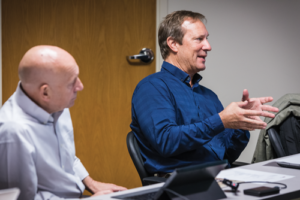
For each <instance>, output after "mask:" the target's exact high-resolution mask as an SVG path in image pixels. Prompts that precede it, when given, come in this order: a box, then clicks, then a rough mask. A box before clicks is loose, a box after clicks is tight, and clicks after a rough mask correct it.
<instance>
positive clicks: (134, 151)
mask: <svg viewBox="0 0 300 200" xmlns="http://www.w3.org/2000/svg"><path fill="white" fill-rule="evenodd" d="M126 142H127V148H128V152H129V154H130V157H131V159H132V161H133V164H134V166H135V168H136V170H137V171H138V173H139V175H140V179H141V182H142V184H143V186H145V185H151V184H155V183H161V182H165V181H166V178H162V177H155V176H154V174H150V173H149V172H147V170H146V169H145V167H144V161H143V158H142V155H141V153H140V148H139V145H138V143H137V141H136V138H135V136H134V133H133V132H132V131H131V132H129V133H128V135H127V138H126Z"/></svg>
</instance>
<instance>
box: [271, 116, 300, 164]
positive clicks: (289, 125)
mask: <svg viewBox="0 0 300 200" xmlns="http://www.w3.org/2000/svg"><path fill="white" fill-rule="evenodd" d="M268 135H269V139H270V142H271V145H272V148H273V149H274V151H275V153H276V155H277V157H278V158H279V157H284V156H289V155H293V154H297V153H300V118H299V117H295V116H294V115H293V114H291V115H290V116H289V117H287V118H286V119H285V120H284V121H283V122H282V123H281V124H280V125H279V126H277V127H271V128H270V129H268Z"/></svg>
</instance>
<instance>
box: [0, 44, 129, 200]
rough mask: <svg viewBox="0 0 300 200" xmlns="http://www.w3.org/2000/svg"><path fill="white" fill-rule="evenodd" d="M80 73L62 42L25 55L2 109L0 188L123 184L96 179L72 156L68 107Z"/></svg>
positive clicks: (36, 191)
mask: <svg viewBox="0 0 300 200" xmlns="http://www.w3.org/2000/svg"><path fill="white" fill-rule="evenodd" d="M78 74H79V68H78V66H77V64H76V61H75V60H74V58H73V57H72V56H71V55H70V54H69V53H68V52H66V51H65V50H63V49H61V48H58V47H54V46H36V47H33V48H31V49H30V50H29V51H28V52H27V53H26V54H25V55H24V57H23V58H22V60H21V62H20V65H19V77H20V82H19V84H18V87H17V90H16V92H15V93H14V94H13V95H12V96H11V97H10V98H9V100H8V101H7V102H6V103H5V104H4V105H3V107H2V108H1V110H0V169H1V173H0V189H4V188H12V187H18V188H19V189H20V190H21V193H20V196H19V199H24V200H29V199H30V200H31V199H47V200H48V199H59V197H61V198H74V197H76V198H78V197H80V196H81V195H82V192H83V191H84V189H85V187H87V188H88V189H89V190H91V191H92V192H93V193H95V195H100V194H105V193H110V192H114V191H119V190H125V189H126V188H124V187H120V186H116V185H114V184H107V183H101V182H97V181H94V180H93V179H92V178H91V177H90V176H89V174H88V172H87V171H86V169H85V168H84V166H83V165H82V163H81V162H80V160H79V159H78V158H77V157H76V156H75V146H74V136H73V126H72V121H71V117H70V112H69V109H68V108H69V107H71V106H72V105H73V104H74V101H75V99H76V96H77V92H78V91H81V90H82V89H83V85H82V83H81V81H80V79H79V78H78Z"/></svg>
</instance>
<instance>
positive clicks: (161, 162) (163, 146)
mask: <svg viewBox="0 0 300 200" xmlns="http://www.w3.org/2000/svg"><path fill="white" fill-rule="evenodd" d="M201 79H202V77H201V76H200V75H199V74H195V75H194V77H193V83H194V85H193V87H191V86H190V84H189V82H190V77H189V75H188V74H187V73H185V72H183V71H182V70H180V69H179V68H177V67H175V66H173V65H171V64H170V63H168V62H164V63H163V65H162V70H161V71H160V72H158V73H155V74H152V75H150V76H148V77H146V78H144V79H143V80H142V81H141V82H140V83H139V84H138V85H137V87H136V89H135V91H134V94H133V97H132V123H131V125H130V127H131V129H132V130H133V132H134V133H135V136H136V138H137V140H138V142H139V145H140V149H141V154H142V156H143V158H144V165H145V167H146V169H147V170H148V171H149V172H150V173H156V172H165V173H166V172H172V171H173V170H174V169H175V168H178V167H183V166H187V165H192V164H199V163H204V162H208V161H215V160H222V159H228V160H229V162H233V161H235V160H236V159H237V158H238V157H239V155H240V153H241V152H242V151H243V150H244V148H245V147H246V145H247V143H248V141H249V137H250V134H249V132H248V131H244V130H233V129H225V128H224V126H223V123H222V121H221V119H220V116H219V114H218V113H219V112H221V111H222V110H223V106H222V104H221V102H220V101H219V99H218V97H217V95H216V94H215V93H214V92H212V91H211V90H209V89H207V88H205V87H203V86H201V85H199V83H198V82H199V81H200V80H201Z"/></svg>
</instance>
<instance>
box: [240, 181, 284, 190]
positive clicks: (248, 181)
mask: <svg viewBox="0 0 300 200" xmlns="http://www.w3.org/2000/svg"><path fill="white" fill-rule="evenodd" d="M244 183H268V184H278V185H283V186H284V187H281V188H279V189H286V188H287V185H286V184H284V183H278V182H268V181H247V182H240V183H239V184H244Z"/></svg>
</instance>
